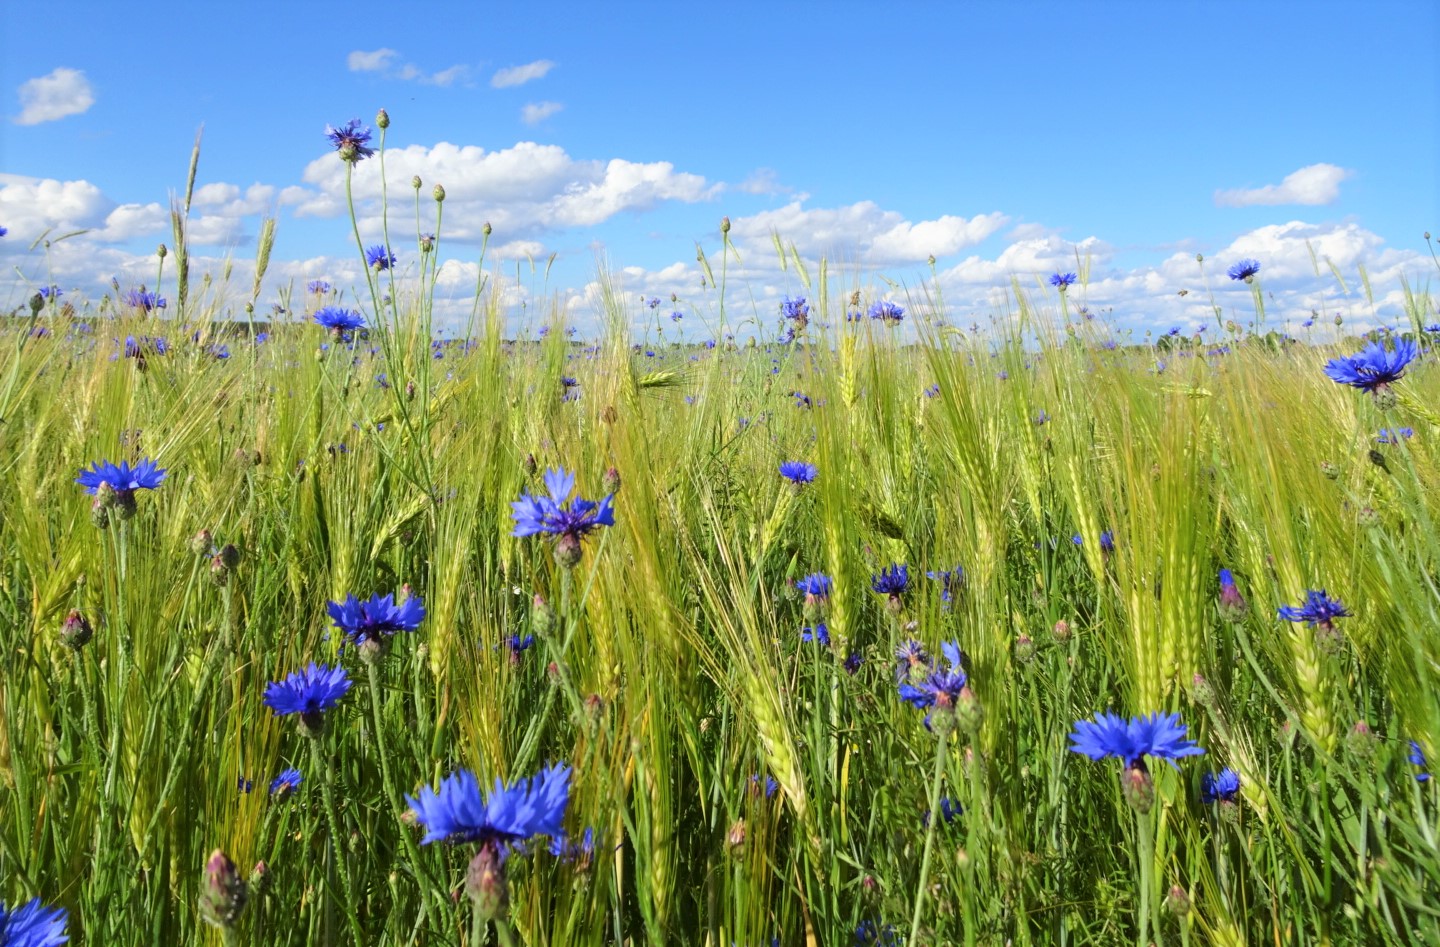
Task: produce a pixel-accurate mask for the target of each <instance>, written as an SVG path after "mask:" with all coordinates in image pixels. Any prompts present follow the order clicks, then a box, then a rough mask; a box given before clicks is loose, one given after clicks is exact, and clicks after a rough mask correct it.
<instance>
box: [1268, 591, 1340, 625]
mask: <svg viewBox="0 0 1440 947" xmlns="http://www.w3.org/2000/svg"><path fill="white" fill-rule="evenodd" d="M1278 611H1279V615H1280V618H1281V620H1282V621H1303V622H1304V623H1305V624H1307V625H1319V626H1320V627H1322V628H1331V627H1333V625H1334V621H1335V619H1337V618H1349V617H1350V612H1349V610H1348V609H1346V608H1345V606H1344V605H1342V604H1341V603H1340V602H1339V601H1338V600H1336V599H1332V598H1331V597H1330V596H1329V595H1328V594H1326V592H1325V590H1324V589H1319V590H1313V589H1307V590H1306V591H1305V604H1303V605H1281V606H1280V608H1279V610H1278Z"/></svg>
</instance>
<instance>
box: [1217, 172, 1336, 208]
mask: <svg viewBox="0 0 1440 947" xmlns="http://www.w3.org/2000/svg"><path fill="white" fill-rule="evenodd" d="M1353 173H1354V172H1352V171H1350V170H1348V169H1346V168H1342V167H1339V166H1337V165H1333V164H1323V163H1322V164H1312V165H1307V166H1306V167H1303V168H1301V169H1300V170H1299V171H1293V172H1291V173H1290V174H1287V175H1285V179H1284V180H1283V181H1281V182H1280V183H1279V184H1267V185H1265V186H1264V187H1257V188H1248V189H1247V188H1237V189H1232V190H1222V191H1216V192H1215V203H1216V204H1217V205H1219V206H1220V207H1257V206H1269V205H1275V204H1304V205H1307V206H1316V205H1321V204H1333V203H1334V202H1335V200H1336V199H1337V198H1338V197H1339V196H1340V182H1341V181H1343V180H1345V179H1346V178H1348V177H1350V176H1351V175H1352V174H1353Z"/></svg>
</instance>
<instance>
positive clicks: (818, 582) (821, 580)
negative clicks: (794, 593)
mask: <svg viewBox="0 0 1440 947" xmlns="http://www.w3.org/2000/svg"><path fill="white" fill-rule="evenodd" d="M834 587H835V583H834V582H833V581H831V579H830V577H829V576H828V575H825V574H824V573H823V572H812V573H811V574H810V575H807V576H806V577H805V578H803V579H797V580H796V582H795V588H797V589H799V590H800V591H802V592H804V593H805V594H806V595H813V596H815V597H816V598H827V597H829V595H830V590H831V589H832V588H834Z"/></svg>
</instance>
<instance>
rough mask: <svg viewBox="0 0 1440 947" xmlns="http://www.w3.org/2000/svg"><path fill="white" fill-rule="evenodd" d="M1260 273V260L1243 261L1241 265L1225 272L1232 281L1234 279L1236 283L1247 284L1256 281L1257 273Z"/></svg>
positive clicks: (1238, 264)
mask: <svg viewBox="0 0 1440 947" xmlns="http://www.w3.org/2000/svg"><path fill="white" fill-rule="evenodd" d="M1259 272H1260V261H1259V260H1250V259H1245V260H1241V261H1240V262H1239V263H1236V264H1235V265H1234V266H1232V267H1230V269H1228V270H1226V271H1225V274H1226V275H1227V276H1229V277H1230V278H1231V279H1233V280H1236V281H1239V280H1244V281H1245V282H1247V283H1248V282H1250V281H1251V280H1253V279H1255V274H1256V273H1259Z"/></svg>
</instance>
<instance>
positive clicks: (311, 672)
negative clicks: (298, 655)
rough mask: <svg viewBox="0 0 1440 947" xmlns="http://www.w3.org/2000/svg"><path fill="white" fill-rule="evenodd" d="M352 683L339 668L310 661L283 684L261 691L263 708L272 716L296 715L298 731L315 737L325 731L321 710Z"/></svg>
mask: <svg viewBox="0 0 1440 947" xmlns="http://www.w3.org/2000/svg"><path fill="white" fill-rule="evenodd" d="M352 686H353V682H352V681H351V680H350V678H349V676H348V675H347V674H346V673H345V669H344V668H342V667H333V668H332V667H327V666H325V665H323V664H316V663H315V662H314V661H311V662H310V665H309V666H308V667H306V668H304V669H303V670H300V671H296V672H294V673H293V674H291V675H290V676H289V677H287V678H285V680H283V681H276V682H274V683H272V684H270V685H268V686H267V687H266V688H265V706H267V707H269V708H270V709H271V710H273V711H274V712H275V716H277V717H284V716H288V715H289V714H299V715H300V731H301V732H302V733H304V734H306V735H307V736H312V737H318V736H319V735H320V734H321V733H322V732H323V731H324V728H325V711H327V710H330V709H331V708H333V707H334V706H335V705H336V704H338V703H339V702H340V698H342V697H344V696H345V695H346V694H347V693H349V691H350V688H351V687H352Z"/></svg>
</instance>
